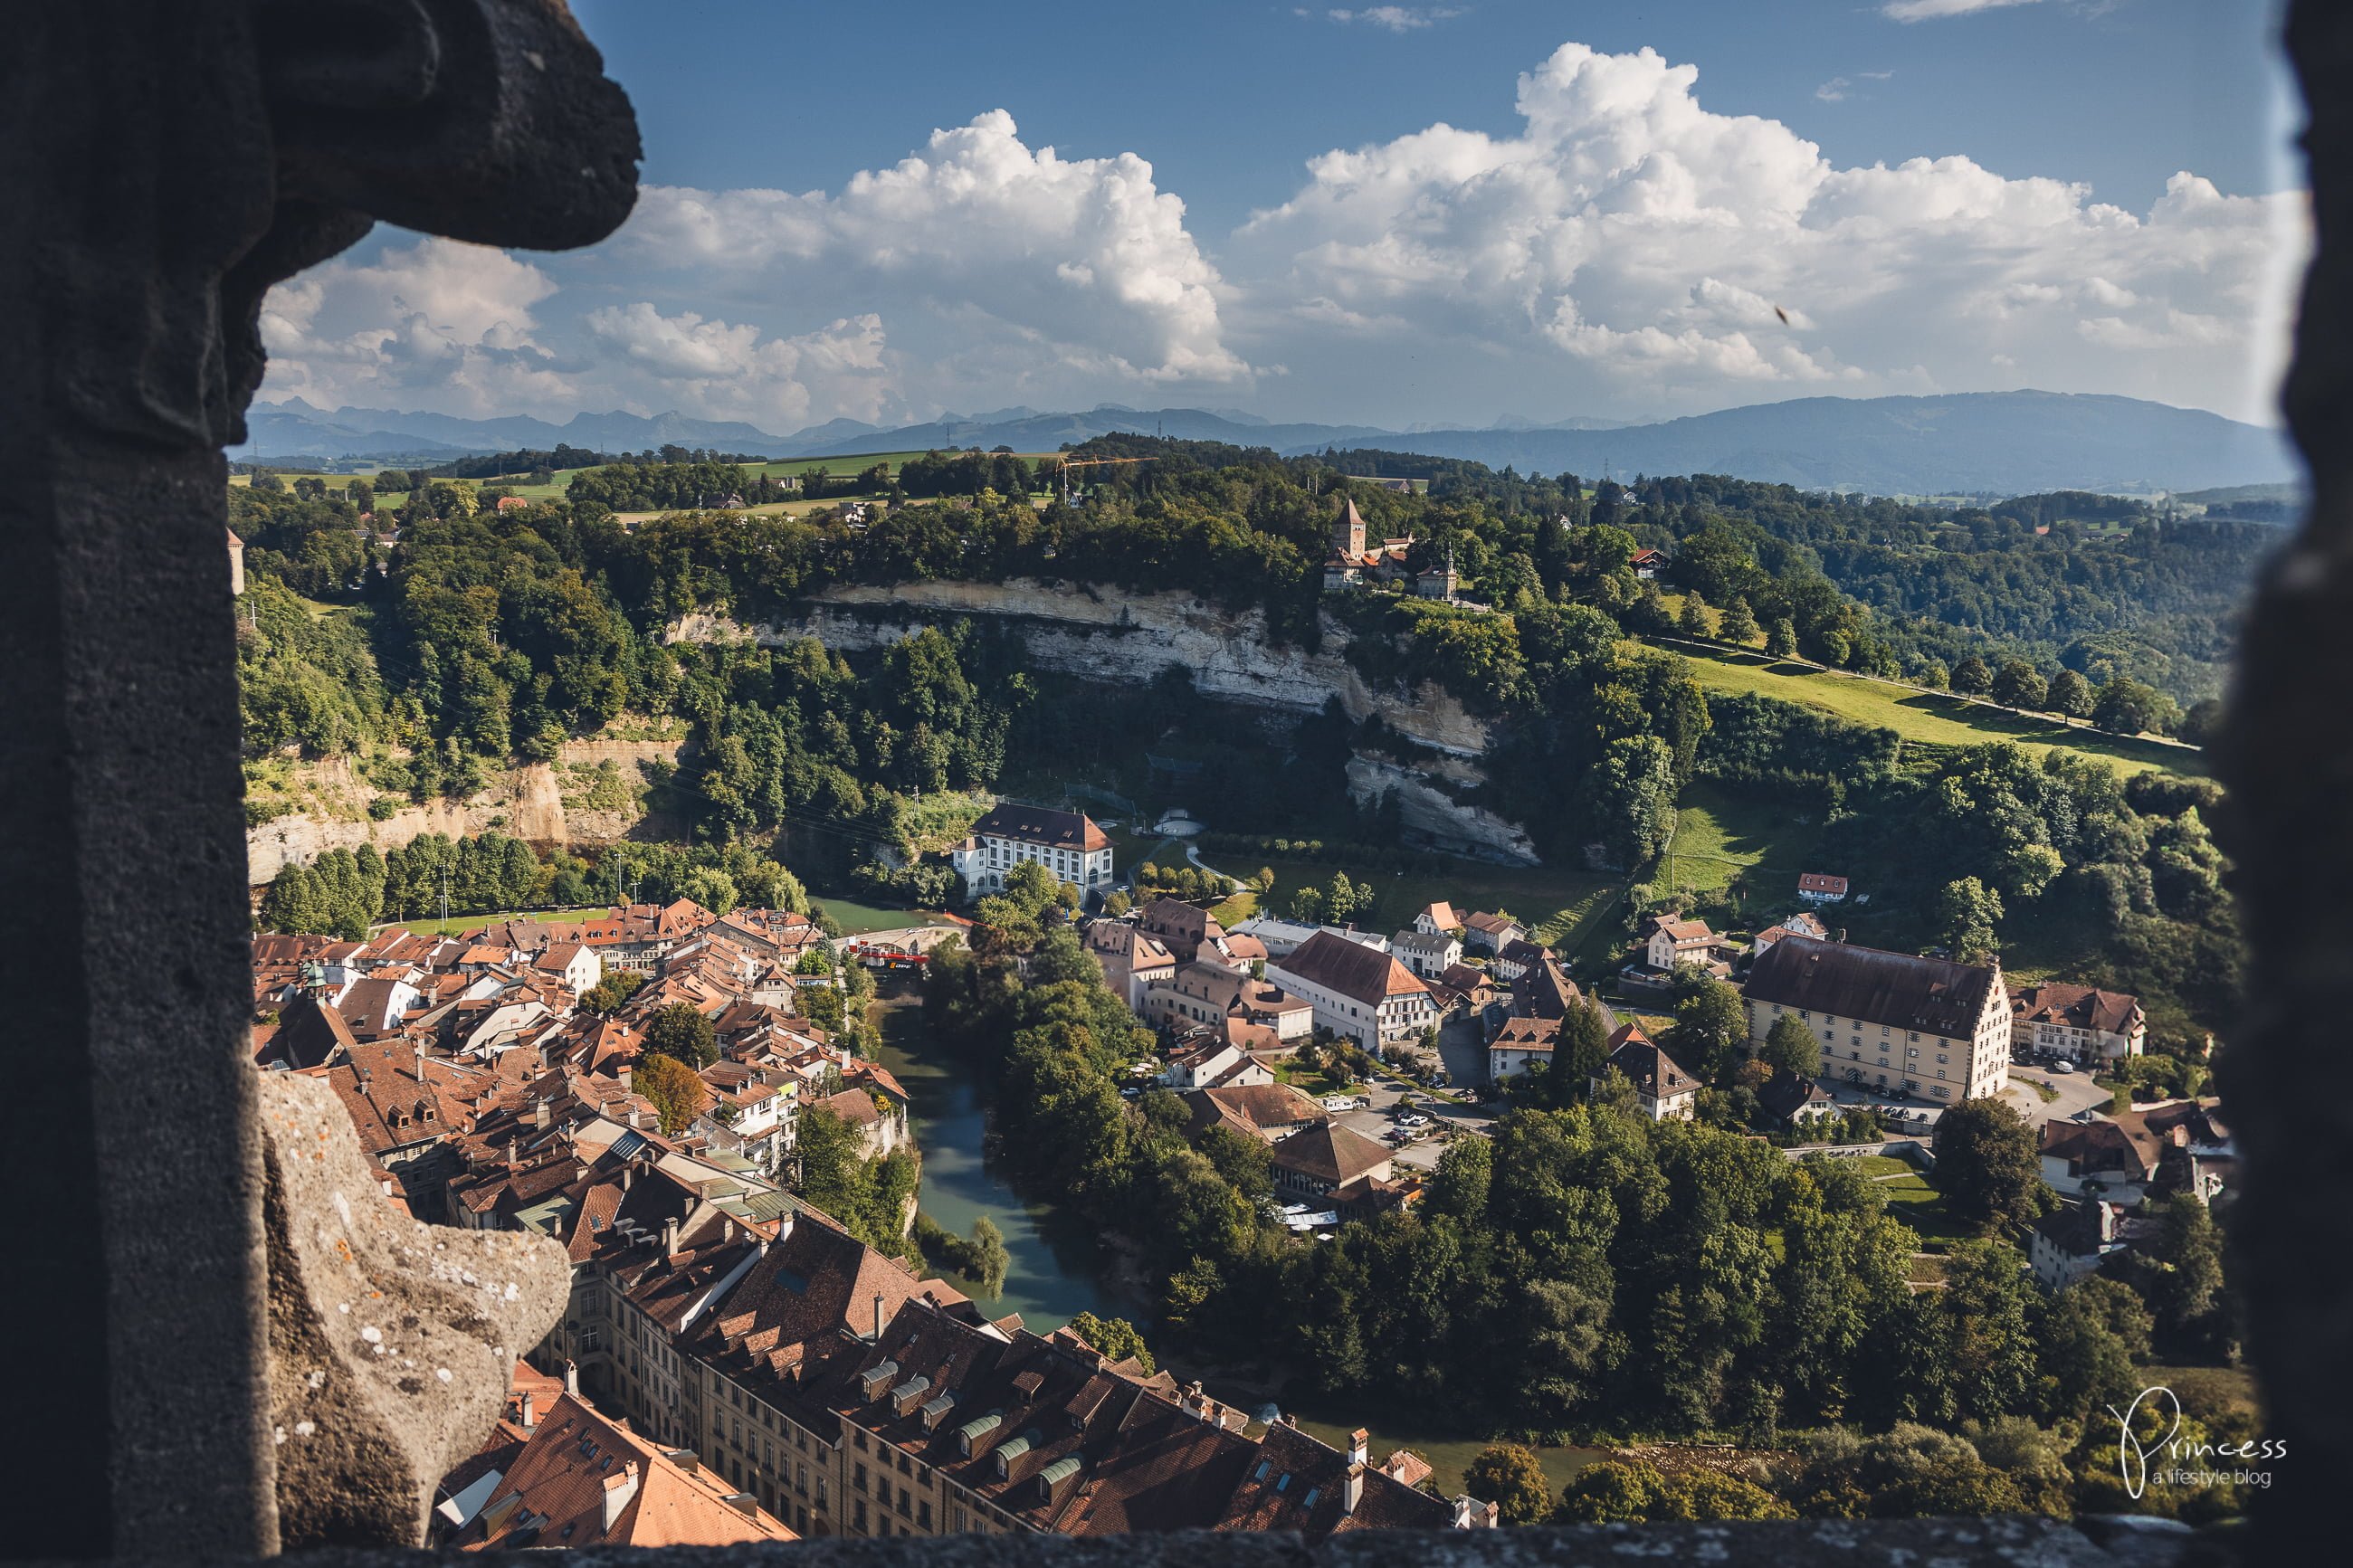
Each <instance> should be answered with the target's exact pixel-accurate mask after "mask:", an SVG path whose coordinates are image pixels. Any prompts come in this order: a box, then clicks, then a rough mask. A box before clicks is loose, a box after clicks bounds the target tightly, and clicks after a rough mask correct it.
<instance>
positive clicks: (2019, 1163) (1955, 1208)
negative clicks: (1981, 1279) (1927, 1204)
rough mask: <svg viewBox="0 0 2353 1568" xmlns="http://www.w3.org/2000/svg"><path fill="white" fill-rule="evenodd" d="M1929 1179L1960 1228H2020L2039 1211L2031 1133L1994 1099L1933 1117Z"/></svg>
mask: <svg viewBox="0 0 2353 1568" xmlns="http://www.w3.org/2000/svg"><path fill="white" fill-rule="evenodd" d="M1935 1146H1936V1172H1935V1174H1934V1176H1933V1177H1932V1179H1933V1180H1934V1182H1935V1183H1936V1189H1937V1190H1938V1191H1939V1192H1941V1193H1943V1194H1945V1206H1946V1209H1947V1212H1948V1213H1950V1214H1951V1215H1952V1216H1953V1218H1954V1219H1955V1220H1957V1221H1958V1222H1959V1223H1960V1224H1962V1225H1965V1226H1971V1227H1973V1228H1975V1229H1977V1230H1978V1231H1979V1232H1991V1231H1995V1230H1999V1229H2000V1228H2001V1227H2002V1226H2007V1225H2023V1224H2025V1223H2026V1222H2027V1221H2029V1220H2031V1219H2033V1218H2034V1217H2035V1216H2036V1215H2039V1214H2041V1213H2042V1207H2043V1186H2042V1159H2041V1156H2040V1153H2039V1152H2038V1149H2037V1141H2036V1138H2035V1133H2034V1129H2033V1127H2032V1126H2031V1125H2030V1124H2029V1123H2028V1122H2027V1120H2026V1118H2025V1117H2023V1116H2021V1115H2020V1114H2019V1113H2018V1112H2017V1111H2016V1110H2012V1109H2011V1108H2010V1106H2008V1105H2006V1104H2004V1103H2003V1102H2002V1101H2000V1100H1963V1101H1961V1102H1960V1103H1959V1104H1958V1105H1956V1106H1954V1107H1953V1108H1952V1109H1951V1110H1947V1111H1946V1112H1945V1113H1944V1115H1943V1116H1941V1117H1939V1118H1937V1121H1936V1140H1935Z"/></svg>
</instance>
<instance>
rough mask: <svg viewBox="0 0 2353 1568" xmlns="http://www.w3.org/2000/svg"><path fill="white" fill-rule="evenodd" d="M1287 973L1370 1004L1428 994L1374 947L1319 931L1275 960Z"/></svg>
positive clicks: (1385, 954)
mask: <svg viewBox="0 0 2353 1568" xmlns="http://www.w3.org/2000/svg"><path fill="white" fill-rule="evenodd" d="M1275 964H1276V966H1277V967H1279V968H1281V969H1282V972H1283V973H1286V974H1292V975H1296V976H1297V977H1298V978H1299V979H1301V980H1303V981H1305V982H1306V983H1307V984H1311V985H1319V986H1322V987H1323V988H1324V990H1326V991H1334V992H1337V993H1338V994H1341V995H1343V996H1348V997H1353V998H1354V999H1355V1000H1356V1001H1358V1002H1362V1003H1365V1004H1366V1005H1371V1006H1377V1005H1380V1003H1381V1002H1382V1001H1384V1000H1385V999H1387V998H1388V997H1391V996H1398V995H1412V994H1425V995H1426V994H1429V991H1430V987H1429V986H1427V985H1424V984H1422V983H1421V982H1420V981H1419V980H1418V979H1416V978H1415V977H1414V973H1413V971H1412V970H1410V969H1408V968H1407V967H1406V966H1405V965H1404V964H1402V963H1398V961H1397V960H1396V959H1395V958H1392V957H1391V956H1390V955H1389V954H1388V953H1386V952H1381V951H1380V950H1379V949H1377V948H1370V947H1366V946H1365V945H1364V944H1363V943H1362V942H1350V941H1349V940H1348V939H1347V938H1345V937H1341V936H1334V935H1333V934H1332V933H1331V932H1330V931H1317V932H1316V933H1315V934H1314V936H1311V937H1309V938H1308V939H1307V940H1306V941H1305V942H1301V943H1300V944H1299V946H1298V948H1297V950H1296V951H1294V952H1293V953H1292V954H1291V955H1290V956H1289V957H1288V958H1283V959H1280V960H1277V961H1275Z"/></svg>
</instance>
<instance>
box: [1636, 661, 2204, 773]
mask: <svg viewBox="0 0 2353 1568" xmlns="http://www.w3.org/2000/svg"><path fill="white" fill-rule="evenodd" d="M1699 649H1700V645H1697V644H1693V643H1683V642H1678V643H1676V644H1674V645H1673V647H1672V651H1673V652H1675V653H1678V654H1681V655H1682V656H1683V658H1684V661H1685V662H1686V663H1687V664H1688V665H1689V666H1690V667H1691V671H1692V675H1693V677H1694V679H1697V680H1698V682H1699V683H1700V685H1701V687H1702V688H1704V689H1706V690H1709V691H1727V692H1746V691H1753V692H1755V693H1757V695H1758V696H1760V697H1773V698H1778V699H1779V700H1782V701H1784V702H1795V703H1798V704H1799V705H1800V706H1802V707H1807V708H1814V709H1819V710H1821V711H1823V712H1826V713H1835V714H1837V715H1838V716H1839V717H1840V718H1842V719H1849V720H1852V721H1854V722H1856V723H1858V724H1869V725H1873V726H1876V727H1879V728H1883V729H1889V730H1893V731H1895V732H1896V733H1897V734H1899V735H1902V736H1903V737H1904V738H1905V739H1906V740H1908V741H1920V742H1928V743H1930V744H1934V745H1943V746H1982V745H1985V744H1988V743H1989V742H1995V741H2012V742H2017V743H2018V744H2019V745H2020V746H2022V747H2024V748H2025V749H2026V750H2028V751H2030V752H2052V751H2070V752H2084V753H2085V754H2086V755H2090V756H2096V757H2105V758H2106V759H2107V760H2108V761H2109V762H2111V763H2115V764H2116V771H2117V772H2119V773H2143V772H2146V771H2147V770H2148V769H2150V768H2165V769H2168V770H2169V771H2171V772H2173V773H2205V771H2206V758H2205V753H2204V752H2200V751H2199V750H2198V749H2197V748H2195V747H2192V746H2179V745H2174V744H2171V743H2168V742H2163V741H2152V740H2141V739H2136V738H2133V737H2130V736H2124V735H2111V734H2107V733H2105V732H2104V731H2098V730H2091V729H2086V728H2084V727H2082V726H2079V725H2073V724H2070V723H2068V722H2067V721H2065V720H2063V719H2053V718H2047V717H2046V718H2035V717H2030V716H2027V715H2023V714H2019V713H2013V712H2010V711H2009V710H2005V709H2000V708H1994V707H1991V706H1989V705H1988V704H1986V703H1982V702H1972V701H1970V700H1968V699H1967V698H1961V697H1954V696H1951V695H1949V694H1947V693H1945V692H1939V691H1915V690H1914V689H1912V688H1910V687H1907V686H1899V685H1897V684H1895V683H1894V682H1892V681H1884V680H1870V679H1864V678H1863V677H1862V676H1857V675H1849V674H1846V673H1845V672H1843V671H1840V670H1829V669H1817V668H1814V667H1813V666H1811V665H1806V664H1797V663H1791V662H1787V661H1783V660H1778V659H1772V658H1767V657H1766V656H1765V655H1763V654H1755V653H1750V654H1742V653H1735V652H1733V651H1731V650H1730V649H1728V648H1725V649H1715V650H1712V651H1708V652H1701V651H1700V650H1699Z"/></svg>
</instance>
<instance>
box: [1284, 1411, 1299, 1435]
mask: <svg viewBox="0 0 2353 1568" xmlns="http://www.w3.org/2000/svg"><path fill="white" fill-rule="evenodd" d="M1282 1424H1283V1425H1284V1426H1288V1427H1290V1428H1291V1429H1292V1430H1293V1431H1294V1432H1295V1431H1297V1430H1298V1429H1299V1417H1298V1416H1296V1415H1292V1414H1291V1413H1290V1412H1289V1411H1287V1410H1286V1411H1284V1412H1283V1415H1282Z"/></svg>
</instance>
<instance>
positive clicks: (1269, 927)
mask: <svg viewBox="0 0 2353 1568" xmlns="http://www.w3.org/2000/svg"><path fill="white" fill-rule="evenodd" d="M1317 931H1324V932H1326V933H1327V934H1329V935H1332V936H1336V937H1338V938H1339V939H1340V940H1341V941H1343V942H1355V943H1356V945H1357V946H1359V947H1369V948H1371V949H1372V950H1373V951H1374V952H1388V950H1389V939H1388V938H1387V937H1385V936H1382V935H1379V934H1378V933H1377V932H1374V931H1358V930H1356V927H1354V926H1347V927H1341V926H1312V925H1305V924H1303V923H1301V922H1300V921H1287V920H1282V919H1281V918H1279V917H1277V916H1274V915H1252V916H1251V917H1250V919H1248V920H1246V921H1242V923H1241V924H1240V925H1238V926H1236V927H1234V929H1233V931H1231V932H1230V933H1229V935H1232V936H1247V937H1250V938H1253V939H1254V940H1256V941H1257V942H1258V943H1259V945H1260V946H1261V947H1263V948H1265V949H1266V955H1267V957H1268V958H1270V959H1276V958H1282V957H1285V956H1287V955H1288V954H1291V953H1293V952H1298V951H1299V950H1300V949H1301V948H1303V947H1304V946H1306V945H1307V942H1308V941H1309V939H1310V938H1312V937H1314V935H1315V933H1316V932H1317Z"/></svg>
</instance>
